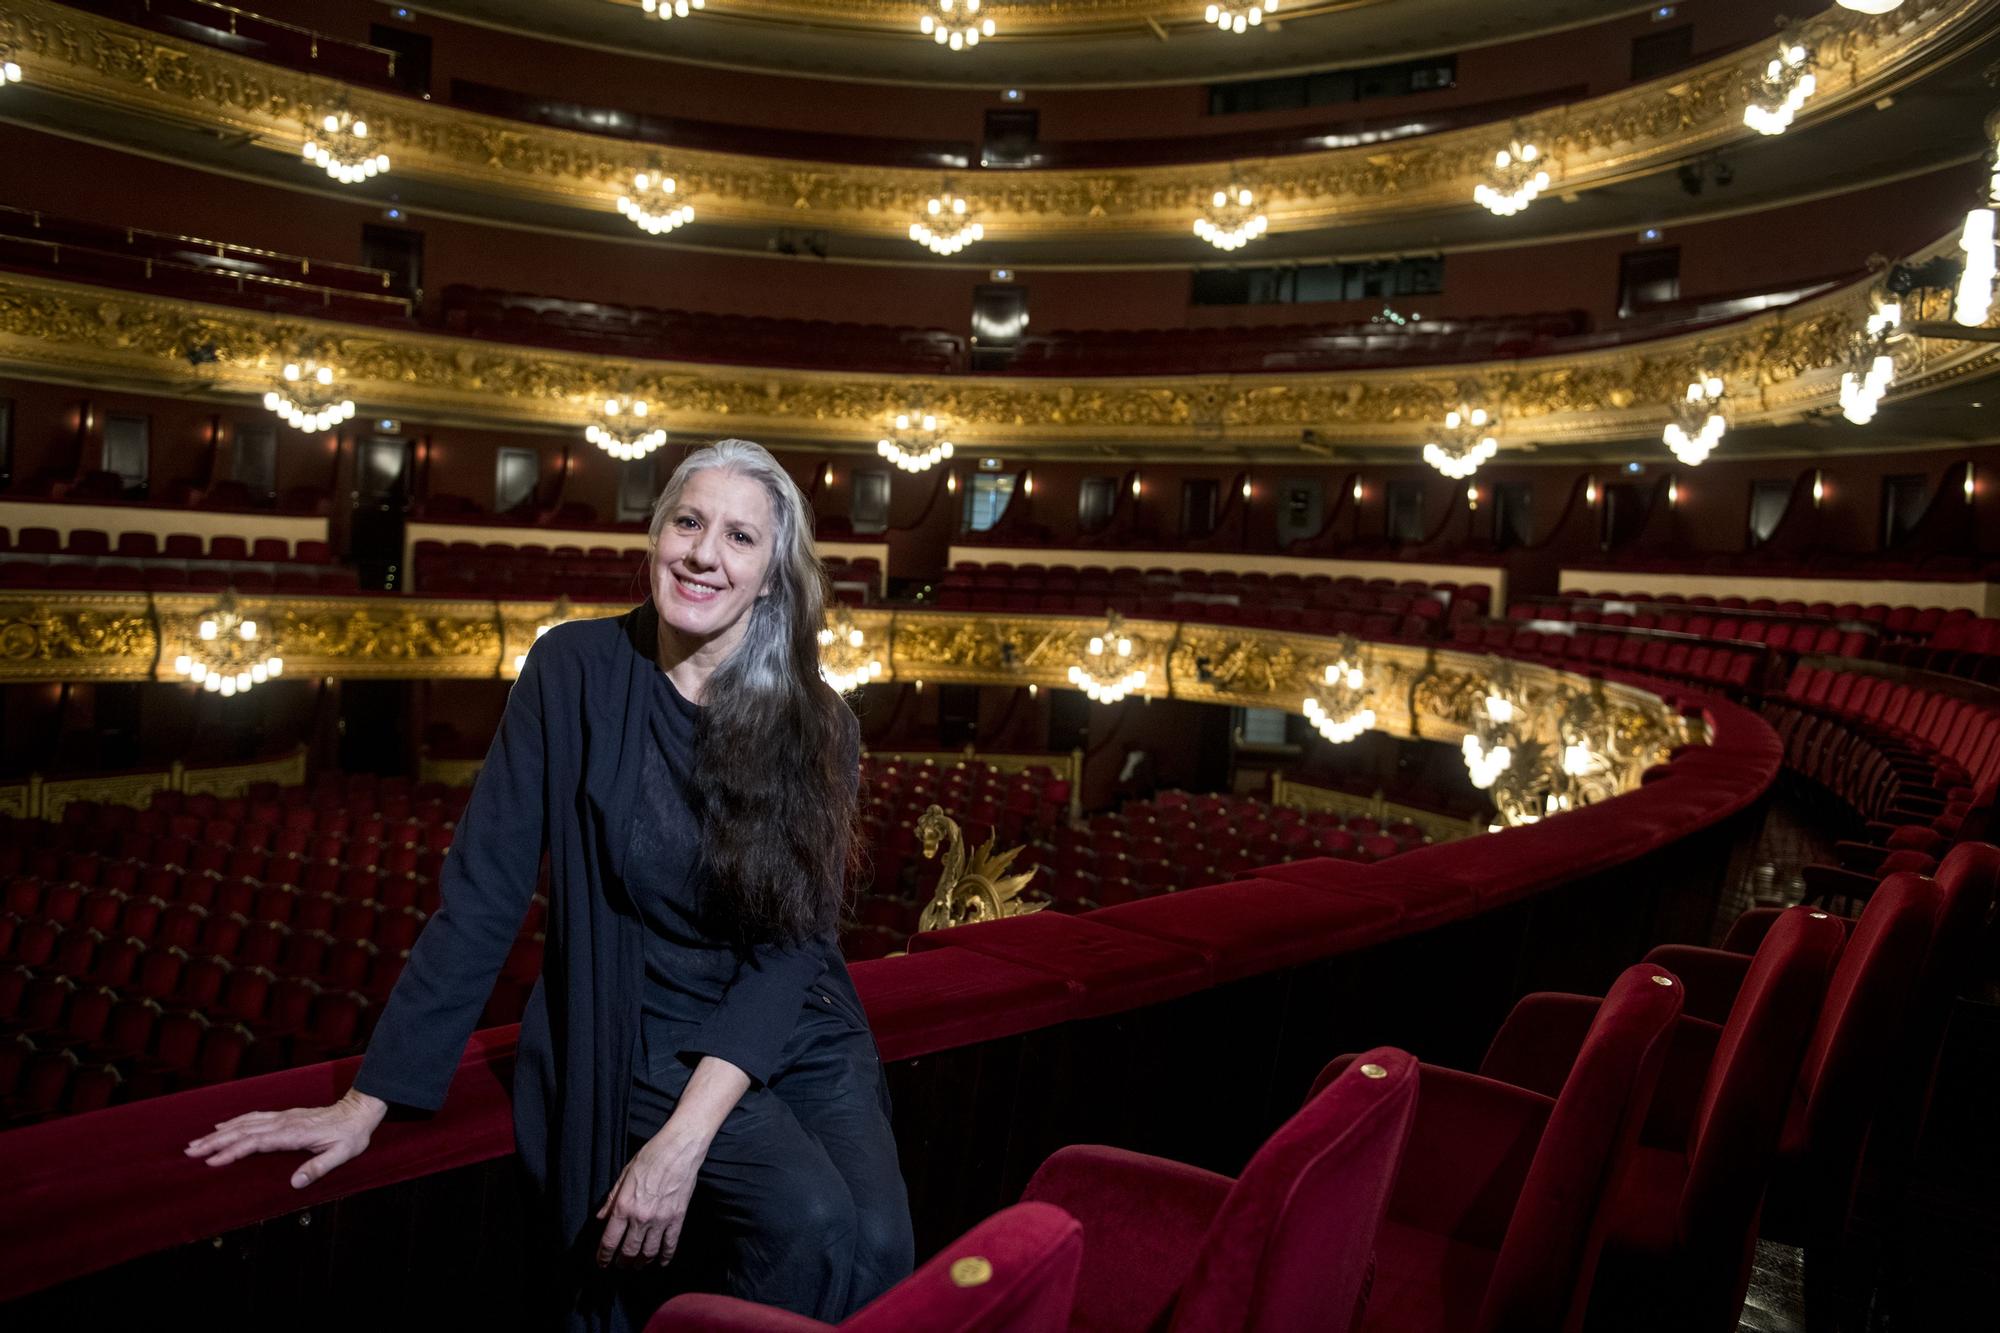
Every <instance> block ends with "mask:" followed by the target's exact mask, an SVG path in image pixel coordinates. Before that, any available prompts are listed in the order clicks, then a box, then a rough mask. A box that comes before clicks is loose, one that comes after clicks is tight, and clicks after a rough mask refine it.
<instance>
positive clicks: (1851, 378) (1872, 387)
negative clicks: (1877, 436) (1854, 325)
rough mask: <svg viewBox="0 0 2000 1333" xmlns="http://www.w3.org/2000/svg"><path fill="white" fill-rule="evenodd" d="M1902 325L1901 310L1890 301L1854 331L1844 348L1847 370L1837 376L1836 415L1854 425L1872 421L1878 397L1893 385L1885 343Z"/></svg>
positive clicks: (1893, 363)
mask: <svg viewBox="0 0 2000 1333" xmlns="http://www.w3.org/2000/svg"><path fill="white" fill-rule="evenodd" d="M1902 322H1903V307H1902V306H1901V304H1899V303H1897V302H1894V301H1891V302H1888V303H1886V304H1884V305H1883V306H1882V307H1881V308H1880V309H1878V310H1876V311H1875V313H1873V314H1871V315H1870V316H1868V323H1867V325H1866V326H1865V327H1864V328H1862V329H1860V330H1857V331H1856V332H1855V335H1854V341H1853V343H1852V344H1851V345H1850V346H1849V348H1848V353H1847V371H1846V373H1845V374H1843V375H1842V376H1841V377H1840V414H1841V415H1842V416H1844V417H1846V418H1847V419H1848V420H1849V421H1851V422H1853V423H1854V424H1855V425H1857V426H1865V425H1867V424H1868V423H1869V422H1870V421H1873V420H1874V419H1875V409H1876V408H1877V407H1878V406H1880V405H1881V402H1882V395H1884V394H1886V393H1888V392H1889V386H1890V385H1891V384H1894V383H1895V382H1896V358H1895V357H1893V356H1891V355H1890V353H1889V340H1890V339H1891V338H1893V337H1895V335H1896V326H1897V325H1898V324H1901V323H1902Z"/></svg>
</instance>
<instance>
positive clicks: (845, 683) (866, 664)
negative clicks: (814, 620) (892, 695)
mask: <svg viewBox="0 0 2000 1333" xmlns="http://www.w3.org/2000/svg"><path fill="white" fill-rule="evenodd" d="M819 674H820V675H821V676H823V677H825V678H826V683H827V684H829V685H831V686H833V689H834V693H836V694H846V693H847V692H848V691H849V690H856V689H859V688H861V687H862V686H863V685H866V684H867V683H868V682H869V681H871V680H874V679H875V678H876V677H877V676H879V675H881V674H882V660H881V659H880V658H879V657H875V656H871V655H870V653H869V651H868V636H867V635H866V634H863V633H862V632H861V630H860V629H859V628H858V627H857V626H856V625H855V623H854V617H853V615H852V614H850V613H849V612H848V609H847V608H846V607H844V606H837V607H835V608H834V610H833V616H832V618H831V621H830V623H828V624H827V625H826V626H825V627H824V628H822V629H821V630H820V632H819Z"/></svg>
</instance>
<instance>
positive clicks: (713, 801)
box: [648, 439, 858, 950]
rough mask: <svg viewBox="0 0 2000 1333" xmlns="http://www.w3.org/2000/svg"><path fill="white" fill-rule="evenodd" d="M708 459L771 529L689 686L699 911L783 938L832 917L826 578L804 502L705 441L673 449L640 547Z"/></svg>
mask: <svg viewBox="0 0 2000 1333" xmlns="http://www.w3.org/2000/svg"><path fill="white" fill-rule="evenodd" d="M708 468H723V469H726V470H727V471H730V472H734V473H736V474H738V475H740V476H744V477H748V478H750V479H751V480H753V481H755V482H757V483H758V484H759V485H760V486H762V487H763V488H764V493H765V494H766V495H767V496H769V497H770V501H771V517H772V521H773V525H774V528H775V531H774V532H773V533H772V534H771V565H770V573H769V575H768V577H769V580H770V584H769V586H770V591H769V592H768V593H767V594H766V595H764V596H762V597H759V598H757V599H756V600H755V601H754V602H752V603H751V610H750V612H749V624H748V626H747V627H746V629H745V632H744V635H743V640H742V642H741V643H739V644H738V645H737V647H736V650H735V651H734V652H732V653H731V654H730V655H729V657H728V658H727V659H726V660H725V661H724V662H723V663H722V665H720V666H718V667H717V668H716V669H715V670H714V672H713V673H711V674H710V676H709V678H708V681H707V683H706V684H705V685H704V686H703V689H702V702H703V704H704V705H705V706H704V707H703V708H702V710H701V719H700V722H699V723H698V724H697V729H696V735H695V766H696V770H697V773H698V777H697V778H696V780H695V782H694V783H693V784H692V793H691V795H692V800H693V804H694V808H695V813H696V815H697V816H698V818H699V820H700V824H701V830H702V834H701V836H702V855H703V863H704V866H705V869H706V871H707V875H706V888H705V890H704V892H705V895H706V896H705V898H704V901H703V904H702V909H703V916H704V918H705V920H706V923H707V925H708V926H709V928H710V929H713V930H715V931H716V932H717V933H718V934H720V935H721V936H722V937H723V938H725V939H728V940H730V941H731V942H732V943H733V944H734V945H736V946H737V947H738V948H739V949H745V950H747V949H750V948H752V947H754V946H756V945H759V944H780V945H796V944H799V943H801V942H803V941H804V940H806V939H808V938H810V937H812V936H815V935H818V934H821V933H823V932H825V931H828V930H831V929H833V928H834V927H835V925H836V924H837V922H838V920H839V917H840V908H841V900H842V894H843V892H844V889H845V885H846V880H847V872H848V863H849V860H850V859H851V858H852V856H853V855H854V846H853V842H854V840H853V837H852V834H853V829H854V820H855V809H856V790H855V788H856V780H857V779H856V771H855V764H856V760H857V749H856V741H855V739H854V738H855V736H856V735H857V734H858V728H857V727H856V725H855V721H854V717H853V715H852V714H851V713H850V712H849V711H848V708H847V704H846V703H845V702H844V701H843V700H842V699H841V697H840V696H839V695H838V694H836V693H835V692H834V690H833V687H832V686H830V685H828V684H827V683H826V681H825V680H824V679H823V678H822V677H821V676H820V671H819V632H820V629H821V627H822V626H823V625H824V624H825V623H826V620H825V617H826V611H825V607H826V601H827V597H828V593H829V587H828V583H827V576H826V567H825V566H824V565H823V564H821V563H820V559H819V556H818V554H817V553H816V552H815V550H814V549H813V519H812V508H811V506H810V505H809V504H808V503H807V502H806V497H805V495H804V494H803V493H802V492H801V491H800V490H799V488H798V486H797V484H796V483H794V482H793V481H792V479H791V477H789V476H788V475H786V473H785V470H784V468H782V467H781V466H779V464H778V460H777V459H775V458H773V457H772V456H771V454H770V452H769V451H768V450H766V449H765V448H764V447H763V446H762V445H759V444H753V443H751V442H750V441H749V440H733V439H732V440H718V441H717V442H716V443H714V444H712V445H708V446H706V447H704V448H701V449H697V450H695V451H694V452H693V453H691V454H689V455H688V456H687V457H686V458H684V459H682V460H681V463H680V466H679V467H677V468H675V469H674V474H673V476H672V477H670V478H669V479H668V480H667V485H666V489H664V490H662V491H661V492H660V498H659V499H658V500H657V501H656V502H655V503H654V505H653V519H652V524H651V526H650V527H649V529H648V534H649V536H650V538H651V543H652V546H653V548H654V549H656V550H657V549H658V546H659V541H660V531H661V529H662V528H664V527H665V526H666V524H667V521H668V519H669V518H670V517H672V515H673V512H674V510H675V508H677V507H678V506H679V504H680V501H681V494H682V492H683V491H684V490H685V489H686V488H687V481H688V478H689V477H691V476H693V475H694V474H695V473H697V472H701V471H704V470H706V469H708ZM649 589H650V584H649ZM648 595H649V596H650V595H651V594H650V591H649V593H648Z"/></svg>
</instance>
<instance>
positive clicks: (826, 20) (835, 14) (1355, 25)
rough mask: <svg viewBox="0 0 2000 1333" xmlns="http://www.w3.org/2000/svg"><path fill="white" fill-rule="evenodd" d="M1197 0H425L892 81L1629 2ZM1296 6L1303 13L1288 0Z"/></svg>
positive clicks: (1324, 62)
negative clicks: (651, 7)
mask: <svg viewBox="0 0 2000 1333" xmlns="http://www.w3.org/2000/svg"><path fill="white" fill-rule="evenodd" d="M1204 5H1205V0H1032V2H1027V3H1024V2H1023V0H986V5H985V8H983V9H982V10H981V11H980V12H981V14H983V15H991V16H992V17H993V18H994V20H995V23H996V25H997V26H998V32H997V33H996V35H995V36H994V37H992V38H990V39H988V40H986V41H982V42H981V43H980V44H979V45H978V47H977V48H974V49H969V50H965V51H957V52H954V51H951V50H949V49H947V48H945V47H943V46H939V45H938V44H937V43H936V42H934V41H933V40H932V39H931V38H928V37H926V36H924V35H923V34H922V33H920V32H919V31H918V30H917V16H918V15H919V14H921V13H923V12H925V11H926V10H928V9H930V8H931V6H930V5H928V4H923V3H918V0H708V2H707V6H706V7H705V8H704V9H702V10H701V11H699V12H698V13H695V14H692V15H690V17H688V18H687V19H685V20H678V19H677V20H675V21H673V22H670V23H661V22H657V21H655V20H653V19H652V18H650V17H649V16H648V15H646V14H645V13H644V12H643V11H642V10H641V9H640V8H639V5H638V0H424V3H421V4H414V5H410V6H408V8H410V9H413V10H416V11H418V12H421V13H429V14H435V15H437V16H438V17H440V18H447V19H452V20H455V21H459V22H464V23H472V24H479V25H482V26H486V27H494V28H502V29H506V30H509V31H514V32H521V33H527V34H531V35H535V36H544V37H551V38H555V39H557V40H561V41H566V42H575V43H580V44H583V45H588V46H598V47H603V48H606V49H608V50H614V51H618V52H621V53H626V54H640V55H654V56H661V57H666V58H670V59H674V60H686V61H694V62H697V63H701V64H710V65H718V66H723V67H727V68H735V69H745V70H758V71H768V72H771V73H780V74H810V75H823V76H829V77H836V78H851V79H866V80H879V81H887V82H895V83H930V84H946V85H954V86H957V85H965V84H972V85H974V86H982V85H984V86H992V87H995V88H1000V87H1023V88H1048V87H1058V86H1060V87H1112V86H1117V85H1121V84H1147V83H1180V82H1196V81H1204V80H1211V79H1217V78H1235V77H1255V76H1263V75H1272V74H1282V73H1285V72H1287V71H1290V70H1295V69H1327V68H1331V67H1335V66H1342V65H1357V64H1372V63H1378V62H1383V61H1389V60H1395V59H1400V58H1403V57H1407V56H1415V55H1422V54H1428V53H1431V52H1436V51H1462V50H1466V49H1468V48H1471V47H1477V46H1483V45H1487V44H1489V43H1492V42H1498V41H1506V40H1509V39H1512V38H1517V37H1523V36H1527V35H1530V34H1532V33H1537V32H1547V31H1550V30H1553V29H1559V28H1564V27H1570V26H1574V25H1577V24H1584V23H1596V22H1600V21H1602V20H1604V19H1606V18H1611V17H1614V16H1618V15H1623V14H1632V13H1638V12H1643V11H1644V10H1645V9H1647V8H1648V7H1649V6H1647V5H1635V4H1633V3H1631V0H1554V3H1550V2H1549V0H1284V3H1283V5H1282V6H1281V7H1280V13H1279V14H1278V15H1275V16H1273V17H1272V18H1270V19H1267V20H1266V21H1265V23H1264V25H1263V28H1262V30H1260V31H1251V32H1247V33H1245V34H1243V35H1242V36H1237V35H1234V34H1229V33H1223V32H1220V31H1218V30H1217V29H1215V28H1214V27H1212V26H1210V25H1208V24H1206V23H1205V22H1203V20H1202V10H1203V8H1204ZM1295 10H1296V11H1297V12H1296V13H1295V12H1294V11H1295Z"/></svg>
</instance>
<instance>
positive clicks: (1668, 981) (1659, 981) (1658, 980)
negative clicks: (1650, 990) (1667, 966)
mask: <svg viewBox="0 0 2000 1333" xmlns="http://www.w3.org/2000/svg"><path fill="white" fill-rule="evenodd" d="M1653 984H1654V985H1655V986H1671V985H1673V984H1674V979H1673V978H1672V977H1660V976H1656V977H1654V978H1653Z"/></svg>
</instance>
